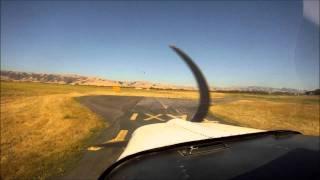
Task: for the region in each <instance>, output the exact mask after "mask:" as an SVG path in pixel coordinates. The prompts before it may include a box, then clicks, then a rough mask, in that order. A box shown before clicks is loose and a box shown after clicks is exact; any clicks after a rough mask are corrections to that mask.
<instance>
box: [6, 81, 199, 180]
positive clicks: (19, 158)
mask: <svg viewBox="0 0 320 180" xmlns="http://www.w3.org/2000/svg"><path fill="white" fill-rule="evenodd" d="M84 95H119V96H152V97H170V98H197V97H198V94H197V92H190V91H165V90H163V91H159V90H148V91H147V90H137V89H130V88H121V90H120V91H118V90H117V91H113V90H112V88H109V87H94V86H71V85H58V84H44V83H27V82H3V81H1V149H0V150H1V178H2V179H21V178H23V179H45V178H47V177H50V176H53V175H54V176H55V175H59V174H61V173H63V172H64V171H65V170H66V169H67V168H68V167H69V166H72V163H73V162H74V161H75V159H76V158H77V157H78V156H79V154H80V153H81V152H82V151H83V149H85V147H86V145H87V144H86V143H87V142H88V139H90V137H91V138H92V137H93V136H94V134H95V132H97V131H98V130H99V129H102V128H103V126H105V124H103V121H102V120H101V119H100V118H99V117H98V116H97V115H95V114H94V113H92V112H91V111H90V110H88V109H87V108H85V107H83V106H82V105H80V104H79V103H78V102H77V101H76V100H75V99H74V97H79V96H84ZM96 134H97V133H96Z"/></svg>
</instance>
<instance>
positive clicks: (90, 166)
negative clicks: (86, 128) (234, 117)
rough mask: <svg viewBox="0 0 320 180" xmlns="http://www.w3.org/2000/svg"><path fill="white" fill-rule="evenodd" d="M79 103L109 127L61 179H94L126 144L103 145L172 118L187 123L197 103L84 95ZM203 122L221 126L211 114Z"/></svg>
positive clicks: (117, 155)
mask: <svg viewBox="0 0 320 180" xmlns="http://www.w3.org/2000/svg"><path fill="white" fill-rule="evenodd" d="M78 100H79V101H80V102H81V103H82V104H84V105H85V106H87V107H88V108H89V109H91V110H92V111H93V112H95V113H96V114H98V115H100V116H101V117H103V119H104V120H105V121H106V123H108V124H109V127H108V128H106V129H105V130H104V131H103V132H102V133H101V135H100V136H99V137H98V138H97V140H96V141H95V142H94V144H92V146H91V147H89V148H88V149H87V152H86V153H85V154H84V156H83V157H82V159H81V160H80V161H79V163H78V164H77V166H76V167H75V168H74V169H73V170H71V172H69V173H67V175H66V176H65V177H63V178H62V179H97V178H98V176H99V175H100V174H101V173H102V172H103V171H104V170H105V169H106V168H107V167H108V166H110V165H111V164H112V163H113V162H115V161H116V159H117V158H118V157H119V156H120V154H121V153H122V152H123V150H124V148H125V144H121V143H120V144H115V145H105V143H106V142H108V141H109V142H110V141H125V140H129V139H130V137H131V134H132V132H133V131H134V130H135V129H136V128H138V127H140V126H143V125H147V124H152V123H163V122H166V121H168V120H170V119H173V118H181V119H186V120H189V119H190V118H191V117H192V115H193V114H194V112H195V110H196V108H197V101H195V100H185V99H169V98H153V97H133V96H85V97H81V98H79V99H78ZM206 120H209V121H215V122H216V123H222V122H221V120H217V119H216V118H215V117H213V116H211V115H209V116H208V117H207V118H206ZM159 133H160V132H159Z"/></svg>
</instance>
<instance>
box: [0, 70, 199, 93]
mask: <svg viewBox="0 0 320 180" xmlns="http://www.w3.org/2000/svg"><path fill="white" fill-rule="evenodd" d="M1 80H6V81H21V82H42V83H55V84H70V85H93V86H120V87H132V88H143V89H181V90H194V88H193V87H188V86H175V85H170V84H161V83H152V82H148V81H115V80H108V79H103V78H99V77H87V76H80V75H75V74H46V73H32V72H31V73H30V72H17V71H1Z"/></svg>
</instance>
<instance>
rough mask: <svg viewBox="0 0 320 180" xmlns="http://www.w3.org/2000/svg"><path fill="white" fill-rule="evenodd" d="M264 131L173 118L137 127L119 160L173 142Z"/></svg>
mask: <svg viewBox="0 0 320 180" xmlns="http://www.w3.org/2000/svg"><path fill="white" fill-rule="evenodd" d="M263 131H264V130H260V129H252V128H244V127H239V126H231V125H225V124H219V123H205V122H204V123H195V122H189V121H185V120H182V119H172V120H170V121H168V122H166V123H157V124H150V125H145V126H142V127H140V128H138V129H136V130H135V131H134V133H133V134H132V137H131V139H130V141H129V143H128V145H127V147H126V149H125V150H124V152H123V153H122V154H121V156H120V157H119V158H118V160H119V159H122V158H124V157H126V156H128V155H131V154H135V153H137V152H141V151H145V150H149V149H154V148H159V147H164V146H169V145H173V144H178V143H184V142H190V141H196V140H203V139H209V138H220V137H226V136H234V135H241V134H250V133H257V132H263Z"/></svg>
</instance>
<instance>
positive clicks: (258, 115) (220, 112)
mask: <svg viewBox="0 0 320 180" xmlns="http://www.w3.org/2000/svg"><path fill="white" fill-rule="evenodd" d="M230 96H233V98H234V100H235V101H233V102H230V103H221V104H217V105H214V106H212V107H211V108H210V110H211V113H213V114H214V115H215V116H217V117H219V118H221V119H224V120H226V121H229V122H233V123H236V124H239V125H241V126H246V127H252V128H258V129H267V130H276V129H288V130H295V131H299V132H301V133H303V134H306V135H316V136H319V118H320V117H319V113H320V109H319V108H320V106H319V97H317V96H300V97H297V96H272V95H239V94H238V95H236V96H235V95H230Z"/></svg>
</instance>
